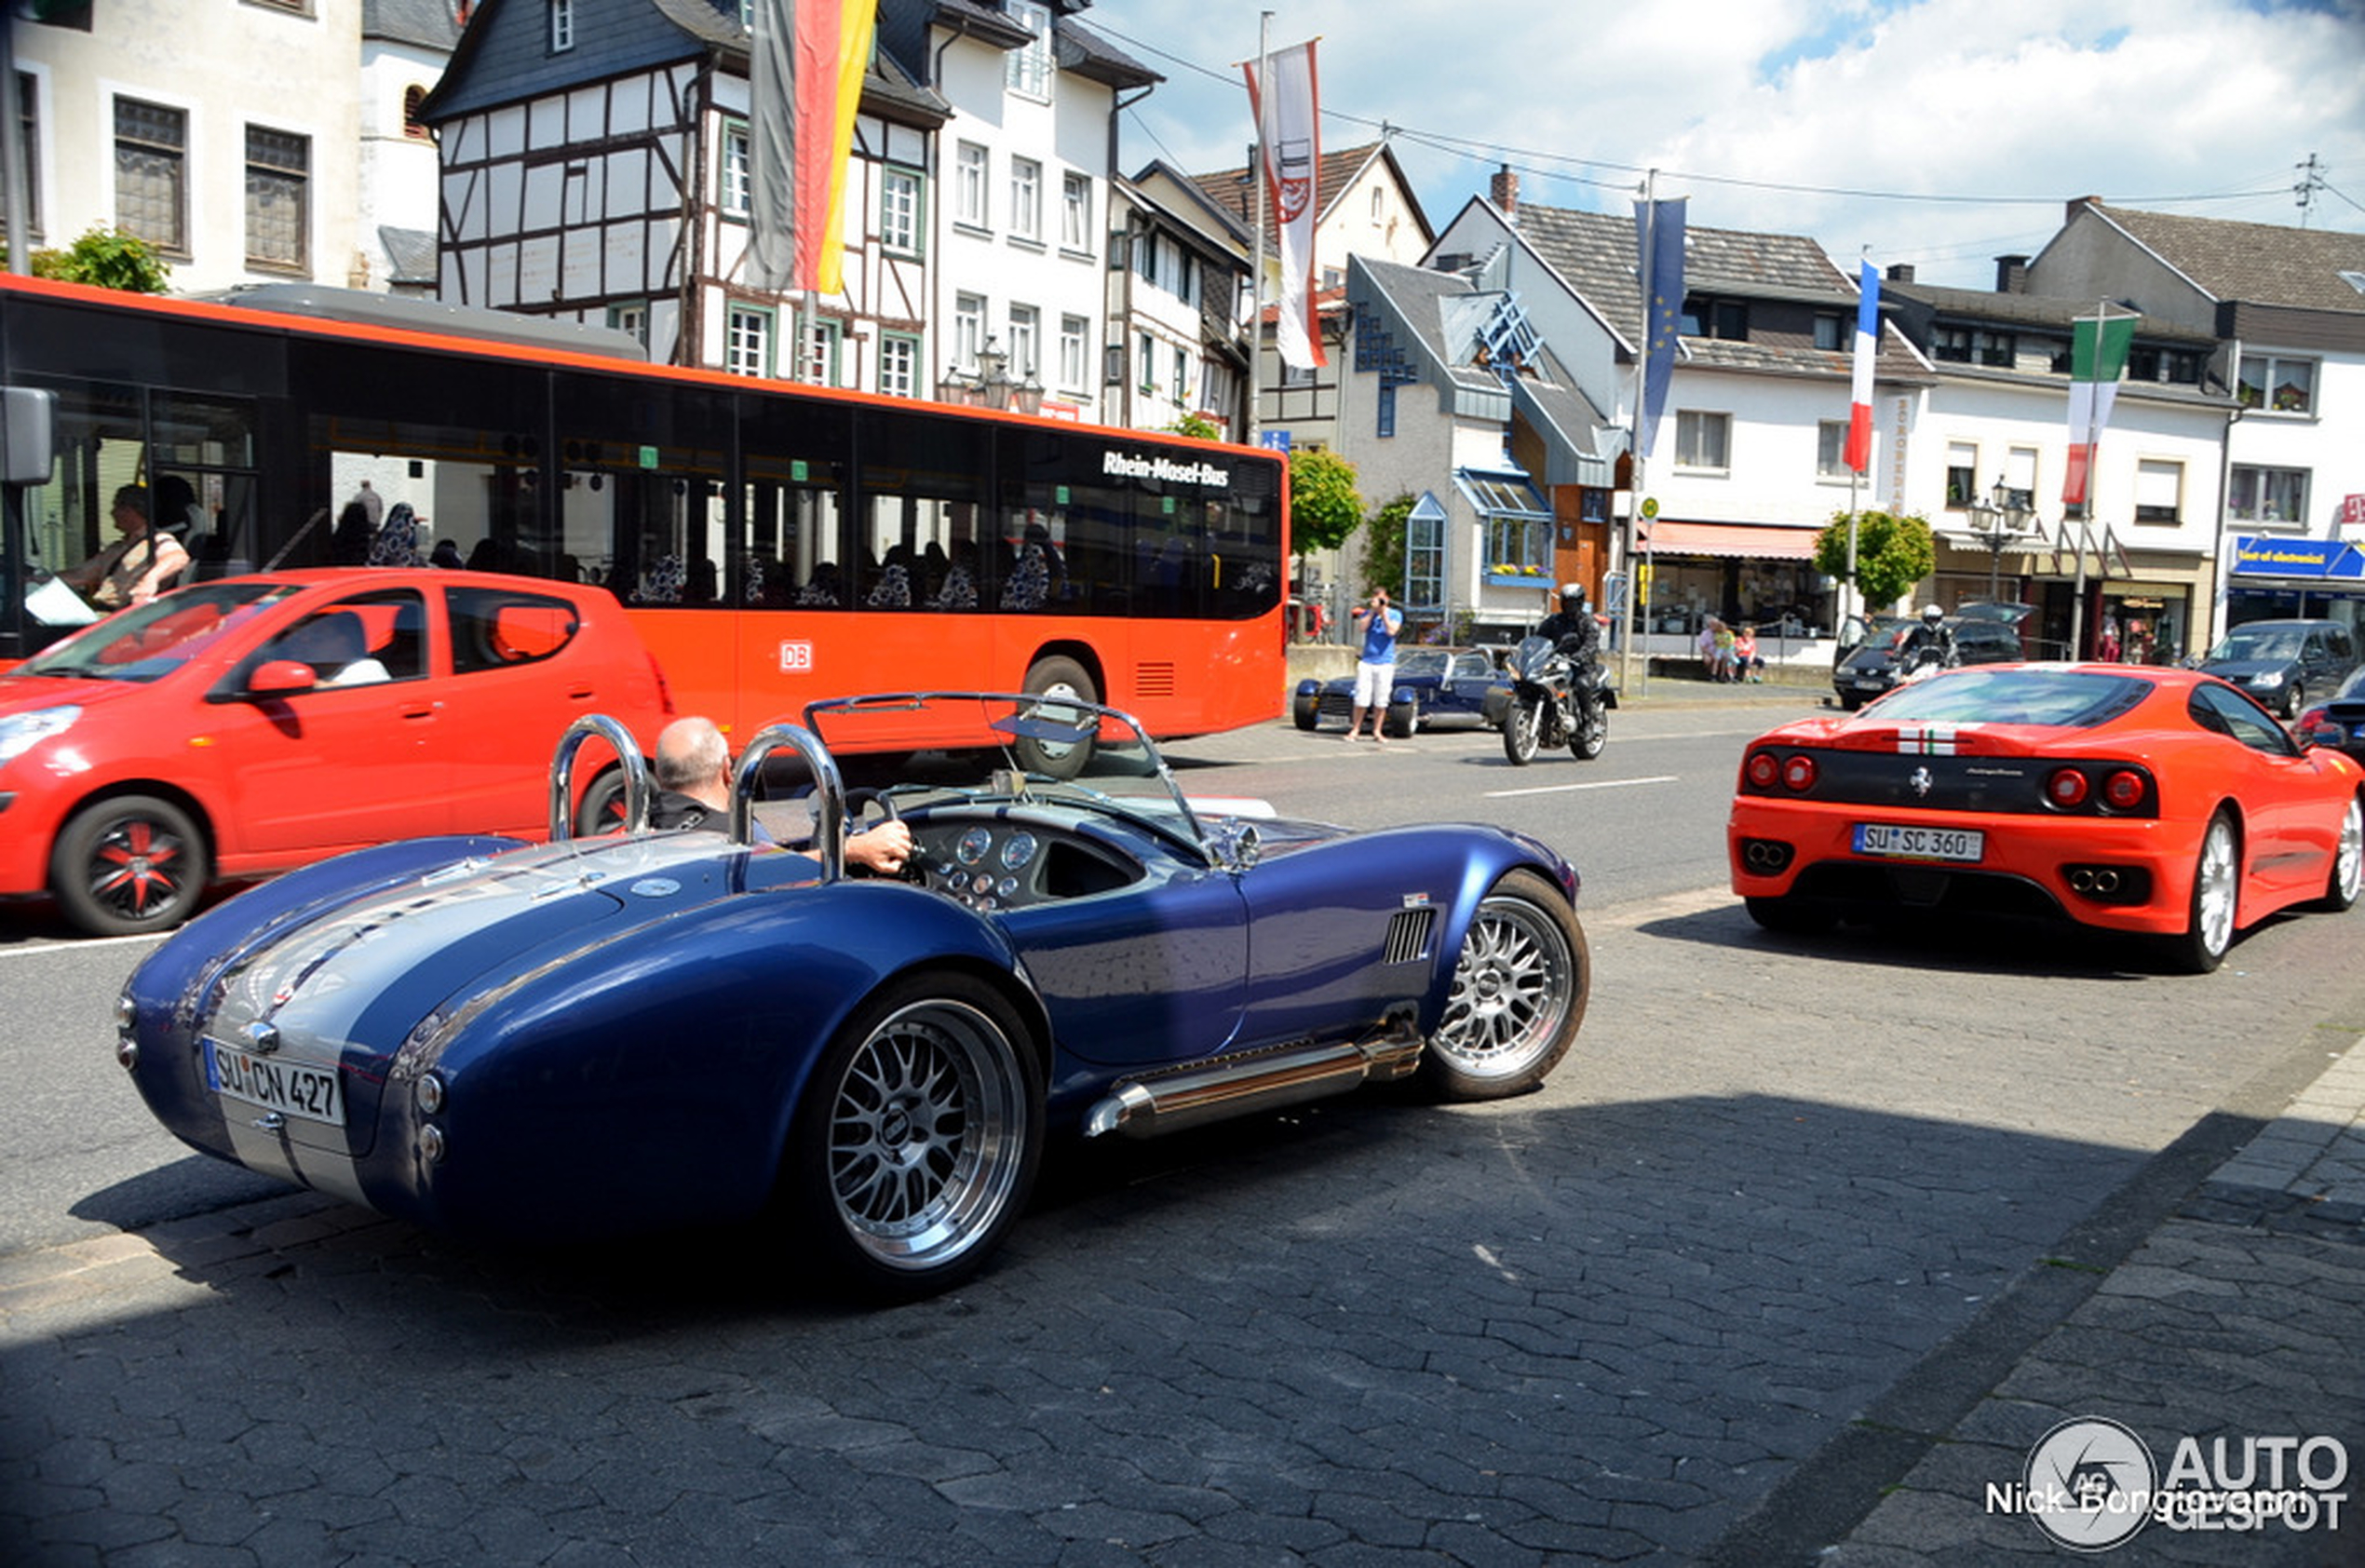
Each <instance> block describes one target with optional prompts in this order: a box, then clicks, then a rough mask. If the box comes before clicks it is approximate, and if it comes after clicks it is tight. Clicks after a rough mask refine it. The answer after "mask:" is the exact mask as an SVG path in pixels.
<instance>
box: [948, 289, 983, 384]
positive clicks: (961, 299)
mask: <svg viewBox="0 0 2365 1568" xmlns="http://www.w3.org/2000/svg"><path fill="white" fill-rule="evenodd" d="M984 346H985V296H984V295H983V294H956V295H954V296H953V345H952V347H953V365H954V366H955V367H956V368H958V369H961V370H975V369H976V368H977V362H978V350H980V349H981V348H983V347H984Z"/></svg>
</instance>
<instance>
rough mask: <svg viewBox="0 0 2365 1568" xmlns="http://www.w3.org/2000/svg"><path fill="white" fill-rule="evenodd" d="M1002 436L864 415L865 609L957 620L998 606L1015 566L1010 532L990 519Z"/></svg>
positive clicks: (937, 419)
mask: <svg viewBox="0 0 2365 1568" xmlns="http://www.w3.org/2000/svg"><path fill="white" fill-rule="evenodd" d="M992 435H993V432H992V431H991V430H990V429H989V428H986V427H984V426H981V425H980V424H979V423H977V422H975V421H969V420H961V419H948V418H945V417H943V416H941V415H934V414H925V413H918V412H906V411H903V410H898V411H896V412H895V413H894V415H893V416H892V417H891V418H890V417H888V416H885V415H883V414H882V413H880V412H876V411H868V410H866V411H865V412H863V414H862V416H861V417H860V418H859V419H858V421H857V422H856V439H857V441H858V446H859V449H860V452H861V464H862V466H861V483H860V486H859V491H858V502H857V506H858V512H857V516H856V522H857V532H858V534H859V537H858V539H856V540H855V541H854V544H855V553H856V560H855V561H854V563H853V570H854V576H855V584H854V587H855V592H856V594H857V596H858V597H857V601H856V602H859V603H861V604H863V605H865V606H866V607H871V608H879V609H886V608H897V609H904V608H910V609H919V610H940V611H953V612H960V611H969V610H981V609H990V608H992V607H993V604H994V602H995V601H994V594H995V592H996V590H997V587H998V585H999V584H1000V583H1001V581H1002V579H1003V576H1004V574H1005V568H1004V566H1003V563H1002V558H1001V554H1000V551H1001V548H1002V538H1001V531H1000V529H999V528H997V527H993V526H991V525H989V521H988V520H989V519H990V518H991V516H992V513H991V510H990V508H989V507H988V506H987V494H988V491H987V488H986V476H987V474H988V472H989V471H990V468H991V462H990V458H991V455H992V452H993V448H992V445H991V439H992ZM874 595H875V596H876V597H873V596H874ZM897 600H900V601H901V602H900V603H896V602H895V601H897Z"/></svg>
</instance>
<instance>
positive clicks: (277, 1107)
mask: <svg viewBox="0 0 2365 1568" xmlns="http://www.w3.org/2000/svg"><path fill="white" fill-rule="evenodd" d="M205 1081H206V1087H207V1088H209V1089H211V1090H213V1092H214V1093H216V1094H219V1095H223V1096H225V1097H227V1098H229V1099H231V1100H243V1101H245V1102H247V1103H248V1104H250V1105H260V1106H262V1107H263V1108H264V1110H266V1111H278V1112H282V1113H284V1114H285V1115H291V1116H302V1117H303V1118H304V1120H306V1121H315V1122H327V1123H328V1124H329V1125H330V1126H331V1127H343V1126H344V1125H345V1086H344V1084H343V1082H342V1081H341V1080H340V1079H339V1078H338V1076H337V1075H336V1072H335V1070H334V1069H332V1068H325V1067H307V1066H304V1065H303V1064H302V1063H299V1062H293V1061H272V1060H271V1059H270V1058H269V1057H264V1056H254V1055H250V1053H248V1052H246V1051H242V1050H240V1049H238V1048H237V1047H236V1046H225V1045H223V1044H222V1043H221V1042H220V1041H218V1040H208V1041H207V1042H206V1043H205Z"/></svg>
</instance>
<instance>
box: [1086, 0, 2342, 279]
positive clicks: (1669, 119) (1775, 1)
mask: <svg viewBox="0 0 2365 1568" xmlns="http://www.w3.org/2000/svg"><path fill="white" fill-rule="evenodd" d="M1267 9H1269V10H1270V12H1271V15H1272V21H1271V27H1270V38H1271V44H1272V47H1274V48H1275V49H1282V48H1286V47H1290V46H1291V45H1293V44H1296V43H1299V42H1302V41H1304V40H1305V39H1307V38H1317V39H1318V40H1319V42H1318V45H1317V50H1316V61H1317V67H1318V72H1319V75H1320V92H1321V108H1322V144H1323V146H1324V147H1325V148H1326V149H1337V148H1341V147H1349V146H1355V145H1359V144H1362V143H1365V142H1372V141H1376V140H1378V139H1379V138H1380V136H1381V134H1382V132H1383V128H1385V129H1386V130H1387V131H1388V133H1389V136H1390V141H1391V143H1392V145H1393V146H1394V148H1395V150H1396V155H1397V158H1398V160H1399V163H1401V164H1402V165H1403V167H1404V169H1405V172H1406V175H1407V177H1408V178H1409V179H1410V180H1411V181H1412V185H1413V194H1414V195H1415V196H1417V197H1418V199H1419V200H1420V203H1421V206H1422V209H1423V210H1424V212H1425V213H1426V216H1427V218H1428V221H1429V223H1430V225H1431V227H1432V228H1442V227H1443V226H1444V225H1445V224H1446V223H1450V222H1451V221H1452V219H1453V216H1454V214H1455V213H1457V212H1459V211H1460V210H1461V209H1462V207H1463V206H1464V205H1465V204H1466V202H1467V201H1468V200H1469V199H1470V198H1471V197H1472V196H1481V195H1483V194H1484V193H1485V192H1486V189H1487V185H1488V181H1489V179H1490V177H1491V176H1492V175H1493V172H1494V171H1495V169H1498V168H1500V167H1502V166H1503V165H1505V164H1508V165H1509V166H1510V167H1511V168H1512V169H1514V170H1515V171H1516V172H1517V173H1518V175H1519V178H1520V200H1521V201H1522V202H1530V203H1534V204H1537V205H1540V206H1546V207H1557V208H1566V209H1574V210H1584V211H1610V212H1617V213H1620V214H1630V213H1631V211H1632V210H1633V209H1632V207H1631V205H1630V204H1631V202H1632V201H1633V199H1634V198H1635V197H1636V196H1638V195H1640V194H1641V190H1642V183H1643V181H1644V178H1645V174H1646V171H1649V170H1653V169H1655V170H1656V171H1657V172H1656V175H1655V180H1654V182H1653V188H1654V189H1655V193H1656V194H1657V195H1658V196H1661V197H1668V196H1687V197H1689V198H1690V208H1689V221H1690V222H1691V223H1692V224H1694V225H1695V226H1703V227H1710V228H1728V229H1749V230H1760V231H1765V232H1772V233H1780V234H1796V235H1805V236H1807V237H1811V238H1813V239H1815V240H1816V241H1818V243H1819V244H1820V245H1821V246H1822V248H1823V250H1824V251H1825V252H1826V253H1827V254H1829V255H1830V256H1831V258H1832V259H1833V260H1834V261H1835V262H1837V263H1838V264H1840V265H1841V267H1842V268H1843V269H1845V270H1846V271H1848V272H1851V273H1852V272H1853V271H1854V270H1855V266H1856V259H1857V258H1858V256H1859V255H1860V256H1865V257H1868V258H1869V259H1871V260H1872V262H1873V263H1874V264H1877V265H1879V266H1881V267H1882V268H1884V269H1885V268H1886V267H1888V266H1890V265H1891V264H1897V263H1905V264H1911V265H1912V266H1913V267H1914V269H1915V276H1916V277H1917V278H1918V279H1919V280H1920V281H1921V282H1924V283H1934V284H1941V285H1949V286H1953V287H1957V288H1968V289H1989V288H1993V286H1994V281H1995V260H1994V259H1995V258H1996V257H1997V256H2001V255H2015V254H2017V255H2034V253H2035V252H2037V251H2038V250H2042V249H2043V247H2044V245H2045V242H2046V241H2047V239H2049V238H2051V237H2052V236H2053V234H2054V233H2055V232H2056V231H2057V230H2058V229H2059V228H2060V226H2061V221H2062V215H2063V210H2064V208H2065V206H2066V204H2067V203H2068V202H2070V201H2072V200H2074V199H2075V198H2077V197H2079V196H2101V198H2102V199H2103V200H2104V201H2106V202H2108V203H2111V204H2113V205H2115V206H2120V207H2129V208H2137V209H2141V210H2149V211H2158V212H2174V213H2182V214H2184V215H2187V216H2192V217H2204V218H2223V219H2233V220H2237V221H2241V222H2245V223H2273V224H2281V225H2289V226H2293V227H2296V226H2300V225H2302V224H2303V223H2304V225H2305V226H2307V227H2310V228H2318V229H2334V230H2340V231H2344V232H2348V233H2365V0H2288V3H2286V0H1827V3H1816V0H1700V3H1696V4H1685V3H1682V0H1656V3H1654V0H1640V3H1637V0H1270V4H1269V6H1260V5H1257V4H1254V3H1250V0H1095V3H1094V4H1093V5H1092V7H1091V8H1090V9H1089V10H1088V11H1086V12H1084V13H1083V15H1082V17H1081V18H1080V20H1083V21H1084V22H1085V23H1086V24H1087V25H1088V26H1090V27H1091V28H1093V29H1094V30H1095V31H1097V32H1099V33H1100V34H1102V35H1103V36H1105V37H1107V38H1108V39H1109V40H1110V41H1111V42H1112V43H1115V45H1116V46H1117V47H1120V48H1122V49H1124V50H1125V51H1126V52H1127V53H1128V54H1130V55H1132V56H1133V57H1134V58H1135V59H1137V60H1139V61H1142V63H1143V64H1145V65H1147V66H1149V67H1150V68H1152V69H1153V70H1155V71H1157V72H1159V73H1160V74H1163V75H1164V76H1165V77H1166V78H1167V80H1166V81H1165V82H1164V83H1162V84H1160V85H1159V86H1158V87H1157V88H1155V90H1154V91H1153V92H1151V93H1150V95H1149V96H1148V97H1147V98H1145V99H1143V100H1142V101H1141V102H1139V103H1138V104H1136V105H1135V106H1133V107H1132V108H1130V109H1128V110H1127V111H1125V113H1124V114H1123V115H1122V117H1121V120H1120V132H1119V134H1120V137H1121V151H1120V154H1119V163H1120V166H1121V167H1122V168H1123V169H1124V170H1125V172H1127V173H1128V174H1129V173H1135V172H1138V171H1139V170H1140V169H1142V166H1144V165H1145V164H1147V163H1149V162H1150V161H1151V160H1153V159H1160V158H1162V159H1164V160H1166V161H1167V162H1169V163H1170V164H1173V165H1174V166H1176V167H1178V168H1181V169H1184V170H1186V171H1188V172H1192V173H1205V172H1209V171H1211V170H1215V169H1237V168H1239V167H1240V166H1241V165H1242V163H1243V161H1244V159H1245V157H1246V155H1247V153H1246V150H1247V146H1248V143H1249V141H1250V135H1251V131H1252V126H1251V122H1250V115H1249V107H1248V93H1247V90H1246V88H1245V86H1244V84H1243V79H1242V75H1241V72H1240V68H1239V62H1240V61H1245V60H1250V59H1252V58H1254V56H1255V54H1256V52H1257V37H1258V27H1259V19H1260V15H1261V13H1263V12H1264V11H1265V10H1267ZM2311 157H2312V158H2313V159H2314V160H2315V161H2314V166H2313V173H2312V177H2311V175H2310V172H2309V170H2308V169H2305V168H2304V167H2303V166H2304V165H2306V164H2307V163H2308V160H2309V159H2310V158H2311ZM2303 183H2305V184H2308V185H2310V186H2311V187H2312V192H2313V194H2312V197H2311V200H2310V204H2309V205H2308V206H2307V207H2306V208H2304V209H2303V208H2302V206H2301V205H2300V202H2299V200H2298V197H2297V196H2296V194H2295V189H2296V187H2298V186H2300V185H2302V184H2303Z"/></svg>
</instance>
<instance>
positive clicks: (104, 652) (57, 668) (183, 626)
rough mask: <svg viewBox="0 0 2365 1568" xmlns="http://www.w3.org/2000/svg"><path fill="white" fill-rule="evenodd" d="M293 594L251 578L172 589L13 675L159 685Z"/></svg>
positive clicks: (95, 626)
mask: <svg viewBox="0 0 2365 1568" xmlns="http://www.w3.org/2000/svg"><path fill="white" fill-rule="evenodd" d="M295 591H296V590H295V588H293V587H292V586H291V585H290V584H286V583H273V582H261V581H257V580H255V579H253V578H250V577H238V578H225V579H223V580H222V581H219V582H211V583H200V584H197V585H196V587H194V588H177V589H175V590H174V591H172V592H171V593H168V594H164V595H161V596H159V597H157V598H155V599H152V600H150V601H149V602H147V603H145V604H137V605H134V606H132V607H131V608H130V609H128V610H124V611H119V612H118V613H116V614H115V615H109V616H108V617H107V618H106V619H104V620H102V621H99V622H96V623H95V624H93V625H91V626H89V627H87V628H85V629H83V630H81V631H79V632H76V633H75V634H74V636H72V637H69V638H67V639H66V640H65V641H64V642H60V643H58V644H57V645H56V646H54V647H52V648H50V649H48V650H47V652H45V653H42V654H39V655H36V656H34V657H33V658H30V659H28V660H26V661H25V662H24V663H23V664H21V665H19V666H18V667H17V673H18V674H20V675H58V676H68V677H78V678H81V679H85V680H91V681H133V682H148V681H158V680H162V679H163V678H164V677H165V676H167V675H169V674H171V673H172V672H173V671H174V670H176V669H180V668H181V667H182V666H183V665H185V664H187V663H188V662H189V661H190V660H191V659H194V658H197V657H199V656H203V655H204V654H205V653H206V652H207V650H209V649H210V648H211V647H213V646H214V644H215V643H217V642H220V641H221V640H222V639H223V638H224V637H226V636H228V635H230V634H231V633H232V632H234V631H235V630H236V629H237V628H238V627H240V626H242V625H244V624H246V623H247V622H249V621H251V620H252V619H253V618H254V617H255V616H256V615H260V614H261V613H262V612H263V611H264V608H265V607H266V606H269V605H272V604H276V603H277V602H279V601H280V600H282V599H285V598H286V597H287V596H288V595H290V594H291V593H293V592H295Z"/></svg>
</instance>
